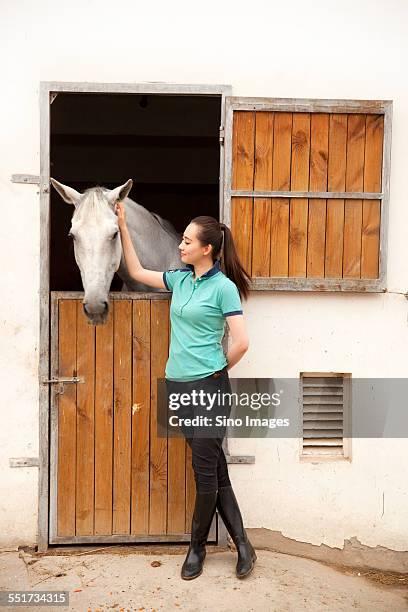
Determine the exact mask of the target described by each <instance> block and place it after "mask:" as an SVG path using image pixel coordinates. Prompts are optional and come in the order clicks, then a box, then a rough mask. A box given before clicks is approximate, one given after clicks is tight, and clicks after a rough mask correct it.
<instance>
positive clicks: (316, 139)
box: [306, 113, 329, 278]
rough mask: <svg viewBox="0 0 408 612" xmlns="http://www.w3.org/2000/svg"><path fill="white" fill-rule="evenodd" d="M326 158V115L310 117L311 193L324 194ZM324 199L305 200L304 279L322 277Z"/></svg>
mask: <svg viewBox="0 0 408 612" xmlns="http://www.w3.org/2000/svg"><path fill="white" fill-rule="evenodd" d="M328 157H329V115H328V114H327V113H318V114H312V115H311V125H310V182H309V189H310V190H311V191H326V189H327V170H328ZM326 205H327V201H326V199H317V198H312V199H310V200H309V219H308V228H307V236H308V237H307V268H306V269H307V276H308V277H311V278H323V277H324V252H325V246H326Z"/></svg>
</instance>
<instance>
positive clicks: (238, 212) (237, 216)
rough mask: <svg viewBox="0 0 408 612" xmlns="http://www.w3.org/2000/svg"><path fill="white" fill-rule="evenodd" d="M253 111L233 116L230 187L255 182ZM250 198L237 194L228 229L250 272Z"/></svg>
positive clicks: (248, 187) (232, 204)
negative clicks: (240, 196) (238, 196)
mask: <svg viewBox="0 0 408 612" xmlns="http://www.w3.org/2000/svg"><path fill="white" fill-rule="evenodd" d="M254 140H255V113H251V112H242V113H241V112H238V113H234V116H233V140H232V188H233V189H252V188H253V186H254V156H255V146H254V145H255V142H254ZM252 206H253V202H252V198H246V199H244V198H237V199H235V198H234V200H233V201H232V202H231V209H232V210H231V231H232V234H233V237H234V241H235V244H236V247H237V252H238V257H239V258H240V261H241V263H242V265H243V267H244V268H245V270H246V271H247V272H248V274H251V273H252V216H253V212H252Z"/></svg>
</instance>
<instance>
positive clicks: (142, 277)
mask: <svg viewBox="0 0 408 612" xmlns="http://www.w3.org/2000/svg"><path fill="white" fill-rule="evenodd" d="M115 212H116V214H117V216H118V226H119V230H120V238H121V241H122V248H123V254H124V256H125V262H126V267H127V270H128V273H129V275H130V276H131V277H132V278H134V279H135V280H137V281H139V282H140V283H144V284H145V285H149V286H150V287H157V288H158V289H167V287H166V286H165V284H164V281H163V272H157V271H156V270H145V268H143V266H142V264H141V263H140V261H139V258H138V256H137V254H136V251H135V248H134V246H133V243H132V240H131V238H130V234H129V230H128V227H127V225H126V219H125V207H124V204H123V202H116V204H115Z"/></svg>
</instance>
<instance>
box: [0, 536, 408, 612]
mask: <svg viewBox="0 0 408 612" xmlns="http://www.w3.org/2000/svg"><path fill="white" fill-rule="evenodd" d="M185 551H186V548H185V547H183V548H182V547H177V548H173V549H172V548H170V547H168V546H167V547H166V548H160V547H158V548H156V549H154V548H150V549H147V548H146V547H144V548H138V547H136V546H126V547H125V546H120V547H109V546H108V547H104V548H103V549H102V550H95V548H90V549H88V550H81V551H80V552H79V551H78V550H77V551H66V552H64V554H61V552H59V551H58V553H57V554H56V551H54V553H53V554H51V553H50V554H49V553H47V554H43V555H41V554H39V553H35V552H30V551H27V550H25V551H24V550H19V551H12V550H11V551H7V550H0V590H54V591H57V590H59V591H61V590H68V591H69V596H70V605H69V608H67V607H44V606H37V607H35V608H34V607H31V608H29V609H31V610H37V611H39V610H48V611H51V610H57V611H58V610H60V611H61V610H68V609H69V610H75V611H78V612H97V611H98V610H99V611H100V612H102V611H106V610H113V611H115V612H125V611H128V610H129V611H132V612H133V611H141V612H142V611H143V612H153V611H154V610H155V611H157V612H159V611H164V612H167V611H168V610H173V611H174V610H184V611H194V612H197V611H198V612H207V611H211V612H215V611H216V612H230V611H231V612H232V611H233V610H234V611H236V610H237V611H241V610H242V611H243V612H250V611H256V612H258V611H259V612H264V611H266V612H272V611H279V612H281V611H289V612H293V611H296V612H297V611H298V610H309V609H312V610H313V611H314V612H315V611H319V610H325V611H329V612H342V611H347V612H349V611H350V610H367V611H370V612H372V610H376V612H379V611H382V610H383V611H384V612H389V611H390V610H392V611H393V612H397V611H398V610H408V590H407V587H408V577H407V575H405V576H404V575H402V574H400V575H398V574H393V575H391V574H389V575H386V574H379V573H376V572H369V571H367V572H364V571H363V570H362V569H360V570H351V569H346V568H342V569H340V568H333V567H330V566H328V565H326V564H323V563H320V562H317V561H311V560H309V559H304V558H301V557H295V556H291V555H287V554H281V553H277V552H270V551H267V550H259V551H257V555H258V561H257V563H256V566H255V569H254V571H253V573H252V574H251V576H249V577H248V578H246V579H244V580H238V579H237V578H236V577H235V574H234V568H235V559H236V553H234V552H231V551H229V550H224V551H221V552H220V551H218V550H217V549H215V548H212V547H208V553H207V559H206V562H205V567H204V572H203V574H202V575H201V576H200V577H199V578H197V579H195V580H192V581H189V582H187V581H184V580H181V579H180V577H179V574H180V568H181V565H182V563H183V560H184V557H185ZM0 609H1V610H13V611H14V612H15V611H16V609H17V608H16V607H13V608H11V607H10V608H7V607H6V608H0ZM22 609H26V608H25V607H24V608H22Z"/></svg>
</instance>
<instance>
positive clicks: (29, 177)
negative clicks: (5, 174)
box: [11, 174, 40, 185]
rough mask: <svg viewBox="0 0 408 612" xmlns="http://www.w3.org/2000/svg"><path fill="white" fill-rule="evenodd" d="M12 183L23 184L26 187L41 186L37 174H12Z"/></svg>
mask: <svg viewBox="0 0 408 612" xmlns="http://www.w3.org/2000/svg"><path fill="white" fill-rule="evenodd" d="M11 182H12V183H23V184H25V185H39V184H40V177H39V176H38V175H37V174H12V175H11Z"/></svg>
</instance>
